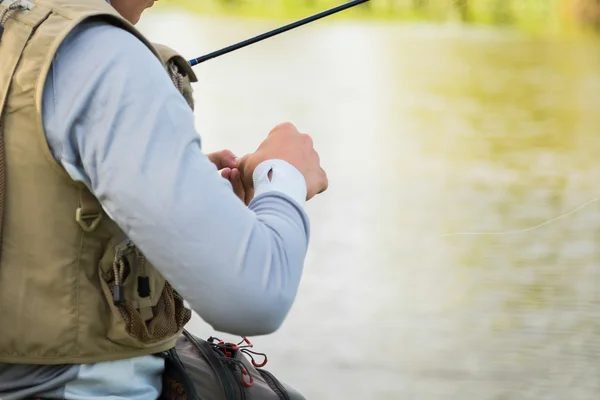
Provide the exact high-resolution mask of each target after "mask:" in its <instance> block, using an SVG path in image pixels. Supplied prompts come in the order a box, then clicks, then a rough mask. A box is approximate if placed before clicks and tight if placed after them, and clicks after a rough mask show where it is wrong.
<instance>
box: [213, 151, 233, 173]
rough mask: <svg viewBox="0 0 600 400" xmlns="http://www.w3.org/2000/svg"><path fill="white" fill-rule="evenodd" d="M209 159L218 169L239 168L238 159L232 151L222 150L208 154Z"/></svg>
mask: <svg viewBox="0 0 600 400" xmlns="http://www.w3.org/2000/svg"><path fill="white" fill-rule="evenodd" d="M208 159H209V160H210V161H211V162H212V163H213V164H215V166H216V167H217V169H223V168H235V167H237V157H236V156H235V154H233V152H232V151H231V150H221V151H217V152H214V153H210V154H208Z"/></svg>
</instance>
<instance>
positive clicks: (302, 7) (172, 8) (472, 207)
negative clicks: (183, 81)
mask: <svg viewBox="0 0 600 400" xmlns="http://www.w3.org/2000/svg"><path fill="white" fill-rule="evenodd" d="M333 5H335V3H334V2H331V1H318V0H313V1H309V0H306V1H289V0H229V1H224V0H223V1H216V0H213V1H208V0H207V1H202V0H160V2H159V3H158V5H157V6H156V7H154V8H153V9H152V10H151V11H149V12H148V13H147V15H145V16H144V18H143V19H142V21H141V22H140V24H139V27H140V29H141V30H142V31H143V32H144V33H146V34H147V35H148V36H149V37H150V38H151V40H153V41H155V42H160V43H163V44H166V45H170V46H171V47H173V48H175V49H177V50H179V51H180V52H181V53H182V54H184V55H185V56H186V57H187V58H194V57H198V56H200V55H203V54H206V53H209V52H211V51H213V50H217V49H219V48H221V47H225V46H227V45H230V44H232V43H235V42H238V41H241V40H244V39H246V38H248V37H251V36H254V35H257V34H259V33H262V32H265V31H267V30H270V29H273V28H276V27H278V26H281V25H283V24H284V23H286V22H290V21H292V20H293V19H296V18H301V17H303V16H306V15H309V14H311V13H314V12H317V11H320V10H322V9H325V8H328V7H331V6H333ZM599 23H600V5H599V2H598V1H597V0H463V1H450V0H420V1H419V0H403V1H402V0H387V1H386V0H373V1H371V2H370V4H369V5H368V6H361V7H359V8H358V9H356V10H353V11H347V12H344V13H342V14H340V15H338V16H336V17H334V18H328V19H324V20H321V21H318V22H316V23H313V24H310V25H307V26H304V27H301V28H299V29H297V30H294V31H290V32H287V33H285V34H283V35H280V36H277V37H274V38H271V39H269V40H267V41H264V42H261V43H258V44H255V45H252V46H250V47H247V48H245V49H242V50H239V51H236V52H234V53H231V54H228V55H225V56H223V57H220V58H217V59H214V60H210V61H208V62H206V63H204V64H200V65H198V66H196V67H194V69H195V71H196V73H197V75H198V77H199V82H198V83H196V84H195V85H194V89H195V95H194V96H195V99H196V111H195V115H196V124H197V129H198V132H199V134H200V135H201V137H202V143H203V147H204V149H205V150H206V151H213V150H218V149H222V148H229V149H231V150H233V151H234V152H235V153H237V154H239V155H242V154H245V153H247V152H251V151H254V150H255V149H256V147H257V146H258V144H259V143H260V142H261V141H262V140H263V138H264V137H265V136H266V134H267V133H268V131H269V130H270V129H271V128H272V127H273V126H274V125H276V124H278V123H280V122H282V121H292V122H293V123H295V124H296V125H297V126H298V128H299V129H300V130H302V131H304V132H307V133H310V134H311V135H312V137H313V139H314V142H315V146H316V148H317V150H318V151H319V154H320V156H321V159H322V162H323V166H324V168H325V169H326V170H327V172H328V174H329V178H330V188H329V190H328V191H327V192H326V193H324V194H322V195H320V196H317V197H316V198H315V199H313V200H311V201H310V202H308V203H307V211H308V213H309V215H310V218H311V243H310V248H309V252H308V255H307V259H306V263H305V272H304V276H303V280H302V284H301V286H300V289H299V293H298V297H297V301H296V303H295V305H294V307H293V309H292V311H291V312H290V315H289V317H288V319H287V320H286V322H285V323H284V325H283V326H282V328H281V329H280V330H279V331H277V332H276V333H274V334H273V335H269V336H266V337H257V338H252V339H253V341H254V342H255V344H256V347H257V350H258V351H264V352H266V353H267V354H268V355H269V360H270V361H269V364H267V368H268V369H270V370H271V371H272V372H274V373H275V374H276V375H277V376H279V377H280V378H281V379H283V380H285V381H287V382H289V383H290V384H291V385H292V386H294V387H296V388H297V389H298V390H300V391H301V392H302V393H304V394H305V395H306V396H307V398H308V399H311V400H312V399H331V400H338V399H339V400H350V399H361V400H362V399H411V400H542V399H543V400H595V399H599V398H600V378H599V377H600V362H599V359H600V203H599V202H598V201H595V199H597V198H599V197H600V37H599V34H598V28H597V27H598V26H599ZM584 204H587V205H586V206H585V207H584V208H582V209H579V210H578V211H576V212H574V213H570V214H568V215H565V214H567V213H569V212H571V211H573V210H575V209H576V208H577V207H579V206H581V205H584ZM559 216H563V217H561V218H559V219H557V220H554V221H553V222H551V223H546V222H547V221H549V220H552V219H554V218H556V217H559ZM535 227H537V228H535ZM474 233H484V234H474ZM191 330H192V331H194V332H195V333H197V334H199V335H201V336H203V337H207V336H209V335H212V334H214V333H215V332H213V331H212V330H211V328H210V327H209V326H207V325H206V324H205V323H204V322H202V321H201V319H200V318H194V320H193V321H192V323H191ZM219 335H220V334H219ZM220 336H221V335H220ZM222 336H224V337H225V338H228V339H235V338H230V337H228V336H227V335H222Z"/></svg>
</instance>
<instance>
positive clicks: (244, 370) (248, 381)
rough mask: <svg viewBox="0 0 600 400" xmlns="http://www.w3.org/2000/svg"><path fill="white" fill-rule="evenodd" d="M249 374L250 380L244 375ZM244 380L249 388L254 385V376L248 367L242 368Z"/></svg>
mask: <svg viewBox="0 0 600 400" xmlns="http://www.w3.org/2000/svg"><path fill="white" fill-rule="evenodd" d="M245 376H247V377H248V380H246V379H245V378H244V377H245ZM242 382H243V383H244V386H245V387H247V388H249V387H252V385H254V378H253V377H252V375H250V374H248V371H247V370H246V368H242Z"/></svg>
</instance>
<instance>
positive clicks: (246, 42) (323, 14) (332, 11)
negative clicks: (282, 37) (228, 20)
mask: <svg viewBox="0 0 600 400" xmlns="http://www.w3.org/2000/svg"><path fill="white" fill-rule="evenodd" d="M367 1H369V0H352V1H349V2H347V3H345V4H342V5H339V6H336V7H333V8H330V9H329V10H325V11H322V12H320V13H318V14H315V15H312V16H310V17H306V18H304V19H301V20H299V21H296V22H292V23H291V24H288V25H285V26H282V27H280V28H277V29H273V30H272V31H269V32H265V33H263V34H260V35H258V36H255V37H253V38H250V39H247V40H244V41H243V42H240V43H236V44H233V45H231V46H228V47H225V48H223V49H221V50H217V51H214V52H212V53H210V54H207V55H205V56H202V57H198V58H194V59H192V60H190V61H189V63H190V65H191V66H192V67H193V66H194V65H198V64H200V63H202V62H204V61H207V60H210V59H212V58H215V57H219V56H222V55H223V54H227V53H230V52H232V51H234V50H239V49H241V48H243V47H246V46H250V45H251V44H254V43H256V42H260V41H261V40H265V39H268V38H270V37H273V36H275V35H279V34H280V33H283V32H287V31H289V30H291V29H294V28H298V27H299V26H302V25H305V24H308V23H309V22H313V21H316V20H318V19H321V18H324V17H327V16H329V15H332V14H335V13H338V12H340V11H343V10H346V9H348V8H350V7H354V6H357V5H359V4H362V3H366V2H367Z"/></svg>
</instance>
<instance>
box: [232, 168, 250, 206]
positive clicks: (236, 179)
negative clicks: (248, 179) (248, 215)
mask: <svg viewBox="0 0 600 400" xmlns="http://www.w3.org/2000/svg"><path fill="white" fill-rule="evenodd" d="M229 181H230V182H231V186H232V187H233V192H234V193H235V195H236V196H237V197H239V198H240V200H242V201H245V200H246V191H245V189H244V184H243V183H242V175H241V174H240V171H239V170H237V169H233V170H231V177H230V179H229Z"/></svg>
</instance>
